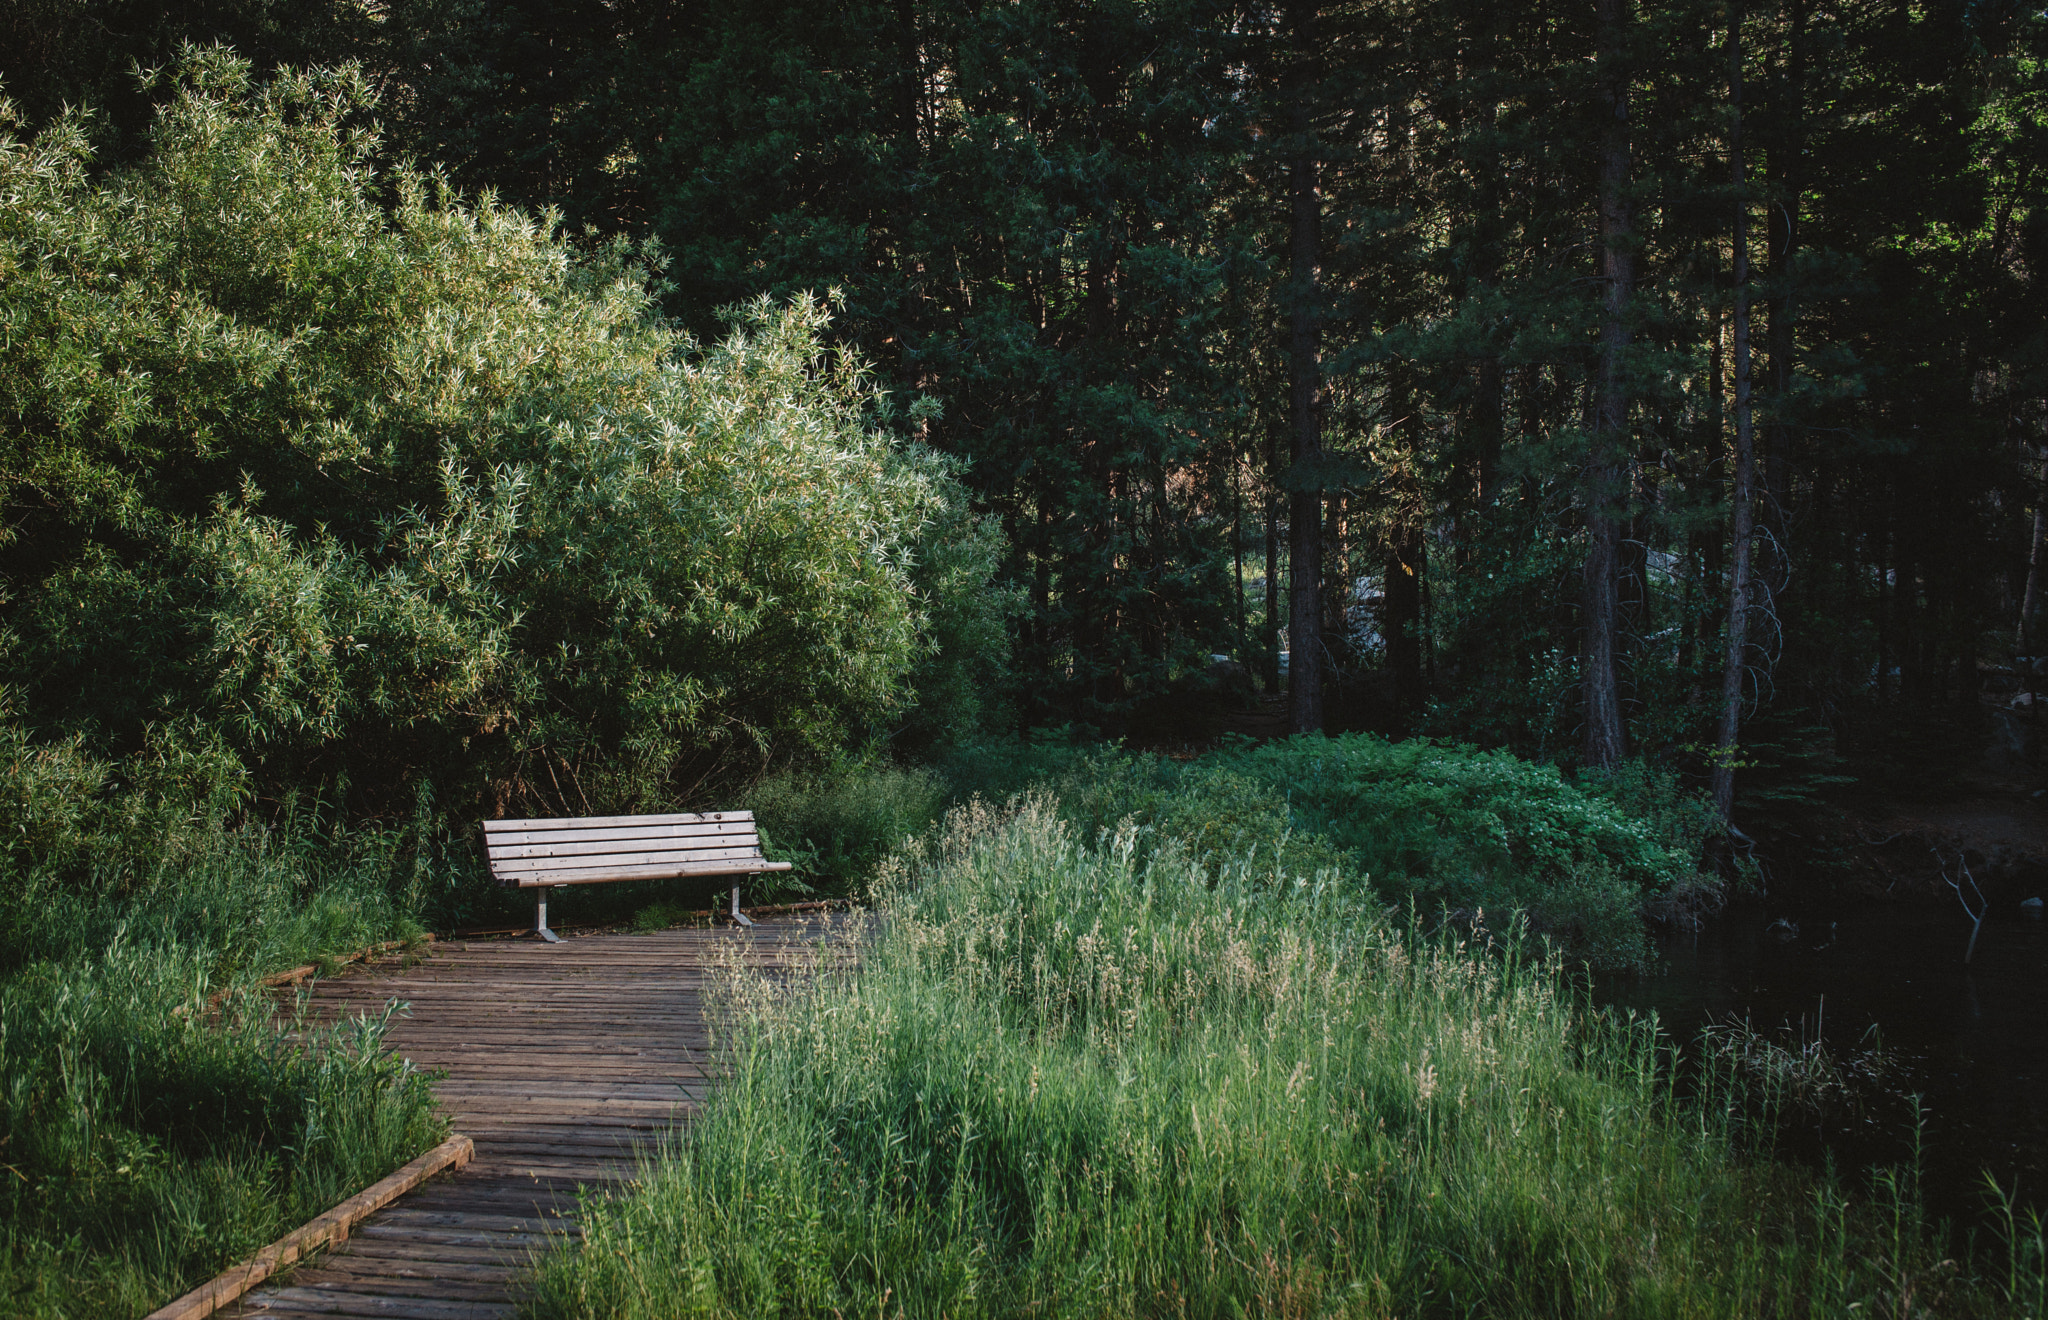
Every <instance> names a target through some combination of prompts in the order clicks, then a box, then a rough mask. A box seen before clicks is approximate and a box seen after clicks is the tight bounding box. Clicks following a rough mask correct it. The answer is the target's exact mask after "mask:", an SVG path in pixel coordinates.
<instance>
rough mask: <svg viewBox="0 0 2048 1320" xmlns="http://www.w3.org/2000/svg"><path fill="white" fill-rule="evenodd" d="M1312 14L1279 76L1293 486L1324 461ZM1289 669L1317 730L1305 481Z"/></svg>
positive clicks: (1293, 569) (1310, 484) (1305, 726)
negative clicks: (1284, 143) (1283, 108)
mask: <svg viewBox="0 0 2048 1320" xmlns="http://www.w3.org/2000/svg"><path fill="white" fill-rule="evenodd" d="M1315 26H1316V24H1315V6H1314V5H1313V4H1308V3H1300V2H1299V0H1297V2H1296V3H1291V4H1289V5H1288V6H1287V27H1288V36H1289V38H1290V41H1291V44H1292V46H1293V50H1292V51H1291V52H1290V56H1291V58H1290V59H1289V61H1288V67H1287V75H1286V78H1287V82H1286V104H1287V130H1288V135H1289V138H1290V139H1291V143H1290V146H1289V153H1288V154H1289V161H1288V168H1287V184H1288V188H1287V191H1288V212H1289V216H1288V219H1289V225H1288V244H1287V295H1288V296H1287V420H1288V441H1289V444H1288V449H1289V454H1290V457H1291V458H1292V459H1293V461H1294V470H1295V473H1296V474H1297V477H1299V476H1300V475H1302V474H1306V473H1313V472H1314V471H1315V469H1316V468H1317V467H1318V466H1319V462H1318V460H1320V459H1321V457H1322V453H1323V430H1322V418H1321V416H1320V412H1319V409H1320V405H1321V402H1322V400H1321V397H1320V396H1321V393H1322V360H1321V325H1320V314H1319V309H1318V307H1317V305H1316V304H1317V301H1318V298H1319V294H1320V278H1319V277H1320V270H1319V266H1320V262H1321V251H1320V248H1321V239H1322V233H1321V231H1322V196H1321V194H1320V192H1319V190H1318V186H1317V179H1316V166H1317V161H1316V148H1315V137H1314V135H1315V121H1314V115H1313V110H1312V107H1311V106H1310V97H1311V96H1312V95H1313V92H1314V87H1313V79H1314V60H1315V54H1316V46H1315ZM1289 504H1290V507H1289V509H1288V520H1287V521H1288V526H1289V530H1290V532H1291V533H1292V536H1293V544H1292V546H1291V547H1290V553H1289V557H1288V559H1289V574H1288V619H1287V629H1288V638H1287V643H1288V645H1287V649H1288V651H1289V657H1288V667H1287V689H1288V713H1287V714H1288V718H1287V723H1288V728H1289V729H1290V730H1291V731H1292V732H1295V733H1310V732H1316V731H1320V730H1321V729H1322V727H1323V631H1322V621H1323V606H1322V583H1321V581H1320V580H1319V579H1320V574H1321V569H1322V563H1323V545H1322V532H1323V520H1322V516H1321V513H1322V490H1321V489H1320V488H1319V487H1318V486H1317V485H1316V484H1315V482H1314V480H1313V478H1310V479H1309V480H1306V481H1302V480H1297V481H1295V482H1294V483H1292V493H1291V495H1290V499H1289Z"/></svg>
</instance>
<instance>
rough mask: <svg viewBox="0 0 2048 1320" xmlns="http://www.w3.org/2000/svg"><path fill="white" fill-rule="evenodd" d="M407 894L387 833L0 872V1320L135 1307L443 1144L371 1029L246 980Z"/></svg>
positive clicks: (249, 835)
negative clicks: (1, 1319) (321, 1019)
mask: <svg viewBox="0 0 2048 1320" xmlns="http://www.w3.org/2000/svg"><path fill="white" fill-rule="evenodd" d="M408 883H409V876H408V874H407V871H406V864H405V861H404V859H403V858H402V857H401V856H400V852H399V850H398V849H397V848H396V847H395V845H394V840H393V839H392V838H391V837H390V836H386V835H382V834H376V833H361V834H355V835H348V834H335V833H332V832H330V834H329V835H328V837H326V838H325V839H324V840H322V841H319V842H315V841H313V840H312V839H311V838H310V837H309V836H305V835H300V834H296V833H292V832H289V831H268V830H263V829H260V828H256V827H249V828H245V829H241V830H233V831H229V830H223V829H218V828H210V827H208V828H201V827H198V826H189V827H186V828H183V829H179V830H176V831H171V832H168V833H167V834H166V835H165V836H164V837H162V838H160V839H158V840H157V842H156V844H155V846H153V847H151V848H149V849H147V850H143V849H137V850H135V851H134V852H131V853H129V854H126V855H124V856H116V855H110V856H109V857H108V858H107V859H106V862H105V864H104V865H103V866H102V867H101V868H100V869H99V870H98V871H97V872H96V873H94V874H91V875H88V876H84V877H81V876H79V875H77V874H75V873H54V872H51V871H37V870H27V871H21V870H16V871H8V872H0V902H4V905H5V910H6V912H7V935H8V939H7V942H6V953H5V955H4V958H5V961H4V963H0V1116H4V1119H5V1124H4V1130H0V1312H4V1313H5V1314H7V1315H9V1316H23V1317H31V1316H33V1317H76V1316H95V1317H97V1316H103V1315H108V1314H117V1315H118V1314H127V1315H139V1314H142V1313H143V1312H146V1311H148V1310H150V1309H152V1308H154V1307H155V1306H157V1305H160V1304H161V1303H163V1302H165V1301H167V1300H169V1299H170V1298H172V1297H174V1296H176V1295H178V1294H179V1293H180V1292H182V1291H184V1290H185V1289H186V1288H189V1287H191V1286H192V1285H194V1284H196V1283H198V1282H199V1281H201V1280H203V1279H204V1278H206V1277H208V1276H210V1275H211V1274H213V1273H214V1272H216V1271H218V1270H220V1269H221V1268H223V1267H224V1266H226V1265H228V1264H229V1263H231V1262H232V1261H234V1260H235V1259H237V1258H239V1257H241V1256H243V1255H246V1254H247V1253H248V1252H250V1251H252V1250H254V1249H255V1248H257V1247H260V1246H262V1245H263V1244H264V1243H266V1242H268V1241H271V1240H273V1239H274V1238H276V1237H278V1236H279V1235H280V1234H282V1233H283V1232H285V1231H286V1230H288V1229H290V1228H292V1227H295V1226H296V1225H298V1224H299V1223H302V1222H303V1221H305V1220H306V1219H309V1218H311V1217H312V1216H313V1215H315V1214H318V1213H319V1212H321V1211H322V1210H325V1209H326V1208H328V1207H329V1206H331V1205H333V1204H334V1203H335V1202H337V1201H340V1200H342V1199H344V1198H345V1197H347V1196H350V1195H352V1194H353V1193H355V1192H357V1191H359V1190H361V1189H362V1188H363V1187H364V1186H366V1185H367V1184H369V1183H370V1182H373V1181H375V1180H376V1179H377V1178H380V1177H382V1176H383V1175H384V1174H386V1173H388V1172H390V1171H391V1170H392V1169H393V1168H395V1167H397V1166H398V1165H399V1164H402V1163H403V1162H404V1161H405V1160H407V1159H410V1158H412V1157H413V1156H414V1155H416V1154H418V1153H419V1152H421V1151H422V1150H425V1149H426V1148H427V1147H429V1146H431V1145H432V1144H433V1143H434V1142H435V1141H437V1140H439V1139H440V1137H441V1135H442V1134H443V1125H442V1124H441V1122H440V1121H439V1120H438V1119H437V1118H436V1117H435V1115H434V1112H433V1108H432V1095H431V1092H430V1090H429V1087H428V1079H427V1078H425V1077H424V1076H422V1075H421V1074H419V1073H417V1072H415V1071H413V1070H411V1069H410V1068H409V1067H408V1066H407V1065H406V1064H405V1063H404V1062H403V1061H401V1060H398V1059H394V1058H392V1057H391V1056H390V1055H389V1054H388V1053H387V1052H386V1051H385V1050H384V1048H383V1023H382V1022H380V1021H370V1020H362V1019H358V1020H355V1021H353V1022H348V1023H343V1024H340V1025H338V1026H335V1027H332V1028H326V1029H320V1030H313V1029H310V1028H308V1026H307V1024H306V1023H304V1022H303V1021H295V1020H291V1019H290V1018H285V1019H280V1018H278V1017H277V1016H276V1015H275V1014H274V1013H273V1011H272V1005H271V1001H270V1000H269V999H268V998H267V997H265V996H263V995H261V994H259V992H258V989H257V981H258V979H259V978H260V977H261V976H262V975H263V974H265V973H268V972H272V971H277V970H280V969H282V968H285V967H289V966H292V965H295V964H303V963H306V962H311V961H315V960H317V959H318V958H319V957H320V956H321V955H323V954H330V953H341V952H345V951H348V950H353V949H356V948H360V947H362V946H363V945H365V944H369V943H372V942H378V941H384V940H390V939H398V938H406V937H409V936H412V935H416V934H418V933H419V928H418V927H417V926H416V925H414V924H413V923H412V922H411V921H410V920H409V919H408V917H407V916H406V915H405V911H406V908H407V905H408V902H409V900H410V898H411V895H409V894H408V892H407V886H408ZM216 995H220V996H222V997H221V998H220V999H219V1001H218V1003H217V1004H214V1003H213V1002H212V1001H214V998H215V996H216Z"/></svg>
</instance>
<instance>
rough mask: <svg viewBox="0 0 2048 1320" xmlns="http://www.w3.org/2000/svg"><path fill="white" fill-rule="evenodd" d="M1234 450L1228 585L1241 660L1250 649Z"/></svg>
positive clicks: (1240, 482)
mask: <svg viewBox="0 0 2048 1320" xmlns="http://www.w3.org/2000/svg"><path fill="white" fill-rule="evenodd" d="M1235 450H1236V447H1235V446H1234V445H1233V446H1232V453H1231V455H1230V554H1231V563H1232V568H1233V571H1232V573H1231V577H1230V585H1231V587H1232V588H1233V589H1234V590H1233V591H1232V594H1233V595H1234V596H1235V597H1236V599H1237V653H1238V657H1239V658H1240V659H1243V658H1244V657H1245V654H1246V653H1247V652H1248V651H1250V650H1251V644H1252V638H1251V629H1250V628H1249V627H1248V626H1247V625H1246V623H1245V612H1244V471H1243V466H1244V465H1243V463H1242V461H1241V459H1240V456H1239V455H1238V454H1237V453H1236V452H1235Z"/></svg>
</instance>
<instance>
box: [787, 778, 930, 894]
mask: <svg viewBox="0 0 2048 1320" xmlns="http://www.w3.org/2000/svg"><path fill="white" fill-rule="evenodd" d="M746 802H747V806H748V807H750V808H751V809H752V810H753V812H754V819H755V820H756V821H757V822H759V824H760V826H761V829H762V836H763V838H764V839H766V840H768V841H769V844H768V846H770V847H771V848H773V849H774V851H775V856H776V857H777V858H778V859H780V860H790V861H794V862H795V863H796V869H795V870H794V871H793V872H790V873H789V874H790V875H792V876H794V877H795V878H796V879H795V883H796V884H798V885H801V886H802V887H803V890H802V892H806V893H809V892H812V891H813V890H816V891H820V892H825V893H830V894H833V895H835V896H836V895H841V894H849V893H857V892H861V891H864V890H865V888H866V885H867V881H868V877H869V876H870V875H871V874H872V873H873V871H874V869H875V867H876V865H877V864H879V863H880V862H881V860H882V859H883V858H884V857H886V856H888V855H889V854H890V853H891V852H892V851H894V850H895V849H897V848H899V847H901V846H902V845H903V844H904V842H905V841H907V840H909V839H913V838H916V837H917V836H919V835H921V834H923V833H924V832H925V831H927V830H929V829H930V828H931V827H932V825H933V824H934V823H936V822H937V821H938V819H939V812H940V810H941V809H942V807H943V805H944V795H943V790H942V788H941V785H940V782H939V779H938V777H937V776H936V775H934V774H933V773H932V772H931V771H929V770H925V769H919V768H916V767H906V766H898V765H895V764H892V763H889V762H886V761H880V760H863V759H858V758H850V757H849V758H842V759H840V760H837V761H833V762H831V763H828V764H827V765H824V766H818V767H811V768H807V769H796V770H787V771H784V772H782V773H780V774H776V775H772V776H770V777H769V778H767V779H765V780H763V781H762V782H761V783H759V784H757V785H755V786H754V787H753V788H752V789H751V790H749V791H748V794H747V799H746ZM762 881H763V883H764V884H772V883H774V882H775V881H776V877H775V876H773V875H767V876H763V877H762ZM783 883H784V884H789V883H790V882H789V881H784V882H783Z"/></svg>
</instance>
